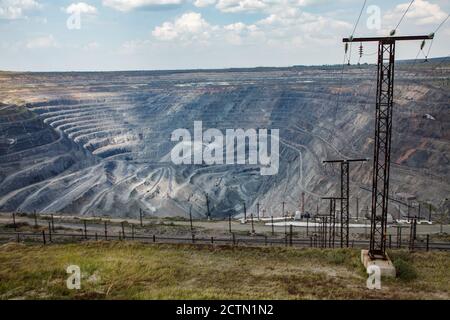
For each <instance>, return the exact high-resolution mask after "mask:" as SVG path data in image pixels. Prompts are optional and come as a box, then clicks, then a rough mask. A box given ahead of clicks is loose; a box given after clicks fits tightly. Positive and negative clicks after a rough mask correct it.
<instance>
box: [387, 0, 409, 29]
mask: <svg viewBox="0 0 450 320" xmlns="http://www.w3.org/2000/svg"><path fill="white" fill-rule="evenodd" d="M413 3H414V0H411V2H410V3H409V6H408V8H406V10H405V12H403V15H402V17H401V18H400V21H399V22H398V23H397V26H396V27H395V28H394V30H392V31H391V34H390V35H391V36H393V35H395V32H397V29H398V27H399V26H400V24H401V23H402V21H403V18H405V16H406V14H407V13H408V11H409V8H411V6H412V4H413Z"/></svg>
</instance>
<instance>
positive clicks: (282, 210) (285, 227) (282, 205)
mask: <svg viewBox="0 0 450 320" xmlns="http://www.w3.org/2000/svg"><path fill="white" fill-rule="evenodd" d="M284 204H285V202H284V201H283V202H282V203H281V207H282V209H281V214H282V216H283V218H284V236H285V237H286V239H287V219H286V216H285V215H284Z"/></svg>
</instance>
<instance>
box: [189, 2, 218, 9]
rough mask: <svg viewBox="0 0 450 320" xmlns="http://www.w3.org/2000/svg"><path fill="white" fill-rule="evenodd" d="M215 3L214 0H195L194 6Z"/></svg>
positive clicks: (205, 5) (199, 6) (200, 6)
mask: <svg viewBox="0 0 450 320" xmlns="http://www.w3.org/2000/svg"><path fill="white" fill-rule="evenodd" d="M215 3H216V0H195V1H194V6H196V7H198V8H203V7H207V6H210V5H213V4H215Z"/></svg>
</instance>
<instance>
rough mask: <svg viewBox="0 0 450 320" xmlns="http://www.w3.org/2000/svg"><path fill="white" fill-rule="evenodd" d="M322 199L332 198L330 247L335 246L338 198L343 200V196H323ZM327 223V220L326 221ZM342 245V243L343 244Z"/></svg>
mask: <svg viewBox="0 0 450 320" xmlns="http://www.w3.org/2000/svg"><path fill="white" fill-rule="evenodd" d="M322 200H330V212H329V216H328V217H329V230H330V231H329V233H328V235H329V238H328V247H329V248H334V243H335V240H336V200H341V201H342V200H343V198H342V197H322ZM325 223H326V222H325ZM341 246H342V244H341Z"/></svg>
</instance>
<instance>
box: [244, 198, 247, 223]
mask: <svg viewBox="0 0 450 320" xmlns="http://www.w3.org/2000/svg"><path fill="white" fill-rule="evenodd" d="M246 222H247V207H246V206H245V201H244V223H246Z"/></svg>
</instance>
